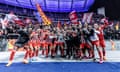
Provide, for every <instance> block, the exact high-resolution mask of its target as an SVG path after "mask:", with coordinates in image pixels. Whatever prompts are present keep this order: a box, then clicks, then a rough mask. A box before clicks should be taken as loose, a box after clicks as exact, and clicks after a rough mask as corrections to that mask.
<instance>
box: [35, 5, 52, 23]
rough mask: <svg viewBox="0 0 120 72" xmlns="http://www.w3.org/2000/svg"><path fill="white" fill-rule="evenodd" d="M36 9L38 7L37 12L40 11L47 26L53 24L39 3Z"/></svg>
mask: <svg viewBox="0 0 120 72" xmlns="http://www.w3.org/2000/svg"><path fill="white" fill-rule="evenodd" d="M36 7H37V10H38V12H39V14H40V16H41V18H42V21H43V22H44V24H45V25H50V24H52V22H51V20H50V19H49V18H48V17H47V16H46V15H45V13H44V12H43V10H42V8H41V7H40V5H39V4H38V3H37V4H36Z"/></svg>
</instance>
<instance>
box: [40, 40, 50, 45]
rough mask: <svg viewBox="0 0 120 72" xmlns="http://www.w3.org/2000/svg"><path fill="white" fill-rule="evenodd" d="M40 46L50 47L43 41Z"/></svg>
mask: <svg viewBox="0 0 120 72" xmlns="http://www.w3.org/2000/svg"><path fill="white" fill-rule="evenodd" d="M40 44H41V46H48V43H47V42H45V41H42V42H41V43H40Z"/></svg>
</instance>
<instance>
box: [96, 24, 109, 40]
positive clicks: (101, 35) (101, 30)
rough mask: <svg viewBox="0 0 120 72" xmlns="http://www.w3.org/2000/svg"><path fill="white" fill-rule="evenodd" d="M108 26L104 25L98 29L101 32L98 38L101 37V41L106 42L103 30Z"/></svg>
mask: <svg viewBox="0 0 120 72" xmlns="http://www.w3.org/2000/svg"><path fill="white" fill-rule="evenodd" d="M107 25H108V24H104V25H102V26H101V27H99V28H98V30H99V32H100V33H99V34H98V37H99V40H104V33H103V30H104V28H105V27H106V26H107Z"/></svg>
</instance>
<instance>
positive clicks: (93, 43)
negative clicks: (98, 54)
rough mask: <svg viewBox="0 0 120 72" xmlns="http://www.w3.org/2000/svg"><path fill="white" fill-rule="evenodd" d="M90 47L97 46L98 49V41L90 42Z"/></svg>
mask: <svg viewBox="0 0 120 72" xmlns="http://www.w3.org/2000/svg"><path fill="white" fill-rule="evenodd" d="M92 45H93V46H94V45H95V46H97V47H99V45H100V44H99V40H96V41H92Z"/></svg>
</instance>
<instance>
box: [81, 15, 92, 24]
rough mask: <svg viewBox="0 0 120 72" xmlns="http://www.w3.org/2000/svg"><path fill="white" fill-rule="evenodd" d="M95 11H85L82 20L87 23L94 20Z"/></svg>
mask: <svg viewBox="0 0 120 72" xmlns="http://www.w3.org/2000/svg"><path fill="white" fill-rule="evenodd" d="M92 16H93V13H84V15H83V19H82V22H83V23H85V22H87V23H90V22H91V20H92Z"/></svg>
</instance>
